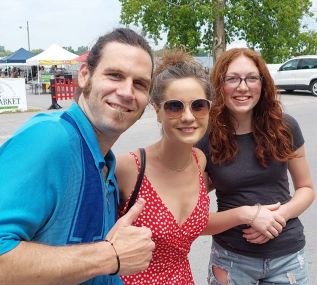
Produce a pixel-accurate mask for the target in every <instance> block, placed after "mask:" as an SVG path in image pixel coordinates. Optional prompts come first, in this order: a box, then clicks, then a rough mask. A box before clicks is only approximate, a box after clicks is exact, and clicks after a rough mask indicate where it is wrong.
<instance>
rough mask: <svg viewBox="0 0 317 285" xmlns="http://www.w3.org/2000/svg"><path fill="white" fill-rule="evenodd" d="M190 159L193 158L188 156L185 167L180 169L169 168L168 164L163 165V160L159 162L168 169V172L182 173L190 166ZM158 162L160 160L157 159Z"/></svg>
mask: <svg viewBox="0 0 317 285" xmlns="http://www.w3.org/2000/svg"><path fill="white" fill-rule="evenodd" d="M192 158H193V157H192V154H190V156H189V158H188V160H187V162H186V163H185V165H184V166H182V167H181V168H174V167H170V166H169V165H168V164H165V163H163V160H161V163H162V164H163V165H164V166H165V167H166V168H168V169H169V170H172V171H176V172H182V171H184V170H185V169H186V168H187V167H188V166H189V165H190V164H191V162H192ZM159 160H160V159H159Z"/></svg>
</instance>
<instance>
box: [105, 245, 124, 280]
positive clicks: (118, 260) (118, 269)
mask: <svg viewBox="0 0 317 285" xmlns="http://www.w3.org/2000/svg"><path fill="white" fill-rule="evenodd" d="M105 242H108V243H110V244H111V246H112V248H113V250H114V252H115V254H116V258H117V264H118V268H117V270H116V271H115V272H114V273H111V274H109V275H117V274H118V273H119V271H120V258H119V255H118V253H117V251H116V249H115V248H114V245H113V243H112V242H111V241H109V240H107V239H105Z"/></svg>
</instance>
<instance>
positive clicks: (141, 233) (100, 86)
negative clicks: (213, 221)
mask: <svg viewBox="0 0 317 285" xmlns="http://www.w3.org/2000/svg"><path fill="white" fill-rule="evenodd" d="M152 70H153V58H152V54H151V49H150V47H149V45H148V43H147V42H146V41H145V40H144V39H143V38H142V37H141V36H139V35H138V34H136V33H135V32H133V31H132V30H130V29H122V28H120V29H116V30H114V31H113V32H111V33H109V34H106V35H104V36H102V37H100V38H99V39H98V41H97V43H96V44H95V45H94V46H93V48H92V50H91V51H90V54H89V56H88V58H87V62H86V63H84V64H82V66H81V67H80V70H79V74H78V84H79V87H80V92H79V95H78V96H77V98H75V101H76V103H73V104H72V106H71V107H70V108H69V109H68V110H66V111H64V112H58V113H51V114H39V115H37V116H35V117H33V118H32V119H31V120H30V121H29V122H27V123H26V124H25V125H24V126H23V127H22V128H21V129H20V130H18V131H17V133H16V134H15V135H14V136H13V137H12V138H10V139H9V140H8V141H7V142H5V143H4V144H3V145H2V147H1V148H0V181H1V186H0V197H1V198H0V284H11V285H13V284H32V285H35V284H79V283H82V284H94V285H95V284H97V285H101V284H109V285H110V284H111V285H114V284H115V285H117V284H122V281H121V280H120V278H119V276H118V274H122V275H125V274H132V273H136V272H139V271H142V270H144V269H146V268H147V266H148V264H149V262H150V260H151V257H152V251H153V249H154V243H153V242H152V240H151V231H150V230H149V229H148V228H145V227H142V228H138V227H135V226H132V225H131V224H132V222H133V221H134V220H135V219H136V218H137V217H138V215H139V214H140V212H141V211H142V209H143V207H144V203H145V201H144V200H142V199H140V200H139V201H138V202H137V203H136V204H135V205H134V207H133V208H131V210H130V211H129V212H128V213H127V214H126V215H125V216H123V217H122V218H121V219H119V220H118V221H117V222H116V218H117V204H118V201H119V197H118V187H117V182H116V178H115V176H114V168H115V158H114V155H113V153H112V151H111V150H110V148H111V146H112V145H113V144H114V143H115V142H116V140H117V139H118V137H119V136H120V135H121V134H122V133H123V132H124V131H125V130H126V129H128V128H129V127H130V126H131V125H132V124H133V123H135V122H136V121H137V120H138V119H139V118H140V116H141V115H142V113H143V111H144V108H145V106H146V105H147V103H148V96H149V90H150V84H151V77H152Z"/></svg>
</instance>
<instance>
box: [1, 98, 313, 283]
mask: <svg viewBox="0 0 317 285" xmlns="http://www.w3.org/2000/svg"><path fill="white" fill-rule="evenodd" d="M281 101H282V104H283V106H284V108H285V110H286V112H288V113H289V114H291V115H293V116H295V117H296V119H297V120H298V122H299V123H300V125H301V128H302V131H303V133H304V137H305V140H306V150H307V154H308V157H309V161H310V165H311V171H312V175H313V179H314V185H315V187H316V186H317V159H316V158H317V147H316V146H317V131H316V130H317V128H316V123H317V97H313V96H311V95H310V94H309V93H305V92H301V93H294V94H290V95H287V94H283V95H282V96H281ZM27 102H28V106H29V108H37V109H39V110H42V111H47V108H48V107H49V106H50V105H51V101H50V96H49V95H31V94H28V95H27ZM59 104H60V105H61V106H62V107H63V108H66V107H68V106H69V105H70V104H71V102H70V101H60V102H59ZM49 112H52V111H49ZM34 114H35V113H34V112H25V113H15V114H0V144H1V143H3V141H4V140H6V139H7V138H8V137H9V136H10V135H11V134H12V133H13V132H14V131H15V130H16V129H17V128H18V127H19V126H20V125H21V124H22V123H24V122H25V121H26V120H27V119H28V118H30V117H31V116H33V115H34ZM159 136H160V127H159V124H158V123H157V121H156V117H155V113H154V111H153V109H152V108H148V109H147V110H146V111H145V113H144V115H143V117H142V118H141V119H140V120H139V121H138V122H137V123H136V124H135V125H134V126H133V127H131V128H130V129H129V130H128V131H126V132H125V133H124V134H123V135H122V136H121V137H120V138H119V140H118V142H117V143H116V145H115V147H114V148H113V150H114V151H115V153H124V152H127V151H130V150H134V149H136V148H138V147H141V146H146V145H148V144H150V143H152V142H154V141H155V140H156V139H158V138H159ZM211 201H212V205H211V207H212V209H215V197H214V196H213V194H212V195H211ZM316 217H317V201H315V202H314V204H313V205H312V206H311V207H310V208H309V210H308V211H306V212H305V213H304V214H303V215H302V217H301V220H302V222H303V224H304V226H305V234H306V237H307V246H306V249H307V255H308V261H309V265H310V279H311V282H310V284H312V285H313V284H315V283H316V282H317V227H316ZM210 244H211V238H210V237H200V238H199V239H197V240H196V241H195V242H194V244H193V246H192V250H191V252H190V263H191V267H192V270H193V275H194V279H195V282H196V284H197V285H203V284H207V283H206V277H207V266H208V261H209V253H210ZM241 285H242V284H241Z"/></svg>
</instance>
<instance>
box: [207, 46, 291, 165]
mask: <svg viewBox="0 0 317 285" xmlns="http://www.w3.org/2000/svg"><path fill="white" fill-rule="evenodd" d="M239 56H245V57H248V58H249V59H251V60H252V61H253V62H254V64H255V65H256V67H257V68H258V70H259V73H260V76H261V77H262V78H263V79H262V89H261V96H260V99H259V102H258V103H257V104H256V106H255V107H254V109H253V118H252V133H253V138H254V141H255V152H256V157H257V159H258V161H259V163H260V164H261V165H262V166H263V167H267V165H268V163H269V162H270V161H271V160H276V161H280V162H285V161H287V160H289V159H290V158H293V157H295V155H294V151H293V147H292V145H293V137H292V133H291V130H290V128H289V127H288V126H287V125H286V123H285V121H284V120H283V112H282V107H281V104H280V102H279V100H278V96H277V90H276V88H275V86H274V82H273V79H272V77H271V75H270V73H269V70H268V68H267V66H266V63H265V61H264V60H263V58H262V57H261V56H260V55H259V54H257V53H256V52H255V51H253V50H251V49H248V48H234V49H230V50H228V51H226V52H224V53H223V54H222V55H221V56H220V57H219V58H218V60H217V61H216V63H215V65H214V67H213V69H212V72H211V75H210V81H211V86H212V107H211V111H210V134H209V143H210V149H211V160H212V162H213V163H214V164H217V165H220V164H222V163H225V162H229V161H232V160H233V159H234V158H235V157H236V155H237V153H238V151H239V146H238V143H237V141H236V139H235V129H234V124H233V117H232V116H231V114H230V111H229V110H228V108H227V107H226V106H225V103H224V77H225V75H226V73H227V70H228V67H229V65H230V63H231V62H232V61H233V60H235V59H236V58H238V57H239Z"/></svg>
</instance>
